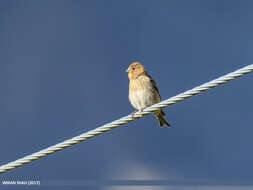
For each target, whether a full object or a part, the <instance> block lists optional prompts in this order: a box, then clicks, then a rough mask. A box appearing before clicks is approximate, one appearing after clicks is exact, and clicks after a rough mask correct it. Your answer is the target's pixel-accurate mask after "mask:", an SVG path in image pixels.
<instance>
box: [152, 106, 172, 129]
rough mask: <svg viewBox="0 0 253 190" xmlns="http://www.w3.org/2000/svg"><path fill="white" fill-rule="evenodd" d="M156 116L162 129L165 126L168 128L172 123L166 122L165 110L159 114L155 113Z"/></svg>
mask: <svg viewBox="0 0 253 190" xmlns="http://www.w3.org/2000/svg"><path fill="white" fill-rule="evenodd" d="M155 116H156V118H157V120H158V121H159V124H160V127H163V125H167V126H168V127H171V126H170V123H169V122H167V121H166V119H165V117H164V116H165V113H164V112H163V110H161V111H160V110H159V112H155Z"/></svg>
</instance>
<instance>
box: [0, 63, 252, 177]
mask: <svg viewBox="0 0 253 190" xmlns="http://www.w3.org/2000/svg"><path fill="white" fill-rule="evenodd" d="M252 71H253V64H251V65H248V66H246V67H243V68H242V69H239V70H236V71H234V72H232V73H229V74H227V75H224V76H222V77H219V78H217V79H215V80H212V81H210V82H207V83H204V84H202V85H200V86H197V87H195V88H193V89H191V90H188V91H186V92H183V93H181V94H178V95H176V96H173V97H171V98H169V99H167V100H164V101H162V102H160V103H158V104H154V105H152V106H150V107H148V108H145V109H144V110H143V111H142V112H141V111H138V112H136V113H135V114H134V115H133V116H132V115H131V114H130V115H128V116H125V117H122V118H120V119H118V120H115V121H113V122H111V123H108V124H105V125H103V126H102V127H98V128H96V129H93V130H90V131H88V132H86V133H83V134H81V135H79V136H76V137H73V138H72V139H69V140H66V141H64V142H61V143H58V144H56V145H53V146H50V147H48V148H46V149H43V150H41V151H38V152H35V153H33V154H31V155H29V156H26V157H23V158H20V159H18V160H16V161H13V162H10V163H8V164H5V165H2V166H0V173H4V172H6V171H8V170H12V169H14V168H17V167H19V166H22V165H24V164H28V163H30V162H32V161H34V160H38V159H39V158H43V157H45V156H47V155H49V154H52V153H54V152H57V151H59V150H62V149H64V148H67V147H70V146H72V145H74V144H77V143H79V142H82V141H85V140H87V139H89V138H92V137H95V136H97V135H100V134H102V133H105V132H107V131H110V130H112V129H114V128H117V127H119V126H121V125H124V124H126V123H129V122H131V121H134V120H136V119H139V118H141V117H143V116H145V115H147V114H150V113H152V112H154V111H156V110H158V109H161V108H165V107H168V106H170V105H172V104H175V103H177V102H180V101H183V100H185V99H187V98H190V97H192V96H194V95H197V94H199V93H201V92H204V91H207V90H209V89H211V88H214V87H216V86H218V85H221V84H223V83H226V82H228V81H230V80H233V79H235V78H238V77H241V76H243V75H245V74H248V73H250V72H252Z"/></svg>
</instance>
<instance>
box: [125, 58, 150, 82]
mask: <svg viewBox="0 0 253 190" xmlns="http://www.w3.org/2000/svg"><path fill="white" fill-rule="evenodd" d="M145 71H146V69H145V67H144V66H143V65H142V64H141V63H140V62H133V63H132V64H131V65H129V67H128V69H127V70H126V72H128V78H129V79H130V80H131V79H135V78H137V77H138V76H139V75H140V74H142V73H143V72H145Z"/></svg>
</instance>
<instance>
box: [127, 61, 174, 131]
mask: <svg viewBox="0 0 253 190" xmlns="http://www.w3.org/2000/svg"><path fill="white" fill-rule="evenodd" d="M126 72H128V78H129V100H130V103H131V104H132V106H133V107H134V108H136V109H137V110H143V109H144V108H146V107H149V106H151V105H153V104H156V103H159V102H161V96H160V92H159V90H158V87H157V84H156V82H155V81H154V79H153V78H152V77H151V76H150V75H149V74H148V73H147V71H146V69H145V68H144V66H143V65H142V64H141V63H139V62H133V63H132V64H131V65H129V67H128V69H127V70H126ZM154 114H155V116H156V117H157V119H158V121H159V124H160V127H162V126H163V125H164V124H165V125H167V126H168V127H170V124H169V123H168V122H167V121H166V120H165V118H164V116H165V113H164V112H163V110H162V109H160V110H158V111H155V112H154Z"/></svg>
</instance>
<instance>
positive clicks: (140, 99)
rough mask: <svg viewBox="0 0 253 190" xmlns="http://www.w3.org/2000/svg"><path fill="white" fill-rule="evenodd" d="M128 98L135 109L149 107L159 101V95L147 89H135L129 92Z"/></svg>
mask: <svg viewBox="0 0 253 190" xmlns="http://www.w3.org/2000/svg"><path fill="white" fill-rule="evenodd" d="M129 100H130V102H131V104H132V106H133V107H135V108H136V109H137V110H142V109H144V108H146V107H149V106H151V105H153V104H155V103H158V102H160V98H159V96H158V95H157V94H156V93H154V92H152V91H151V90H150V89H148V90H144V89H143V90H135V91H134V92H131V93H129Z"/></svg>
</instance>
